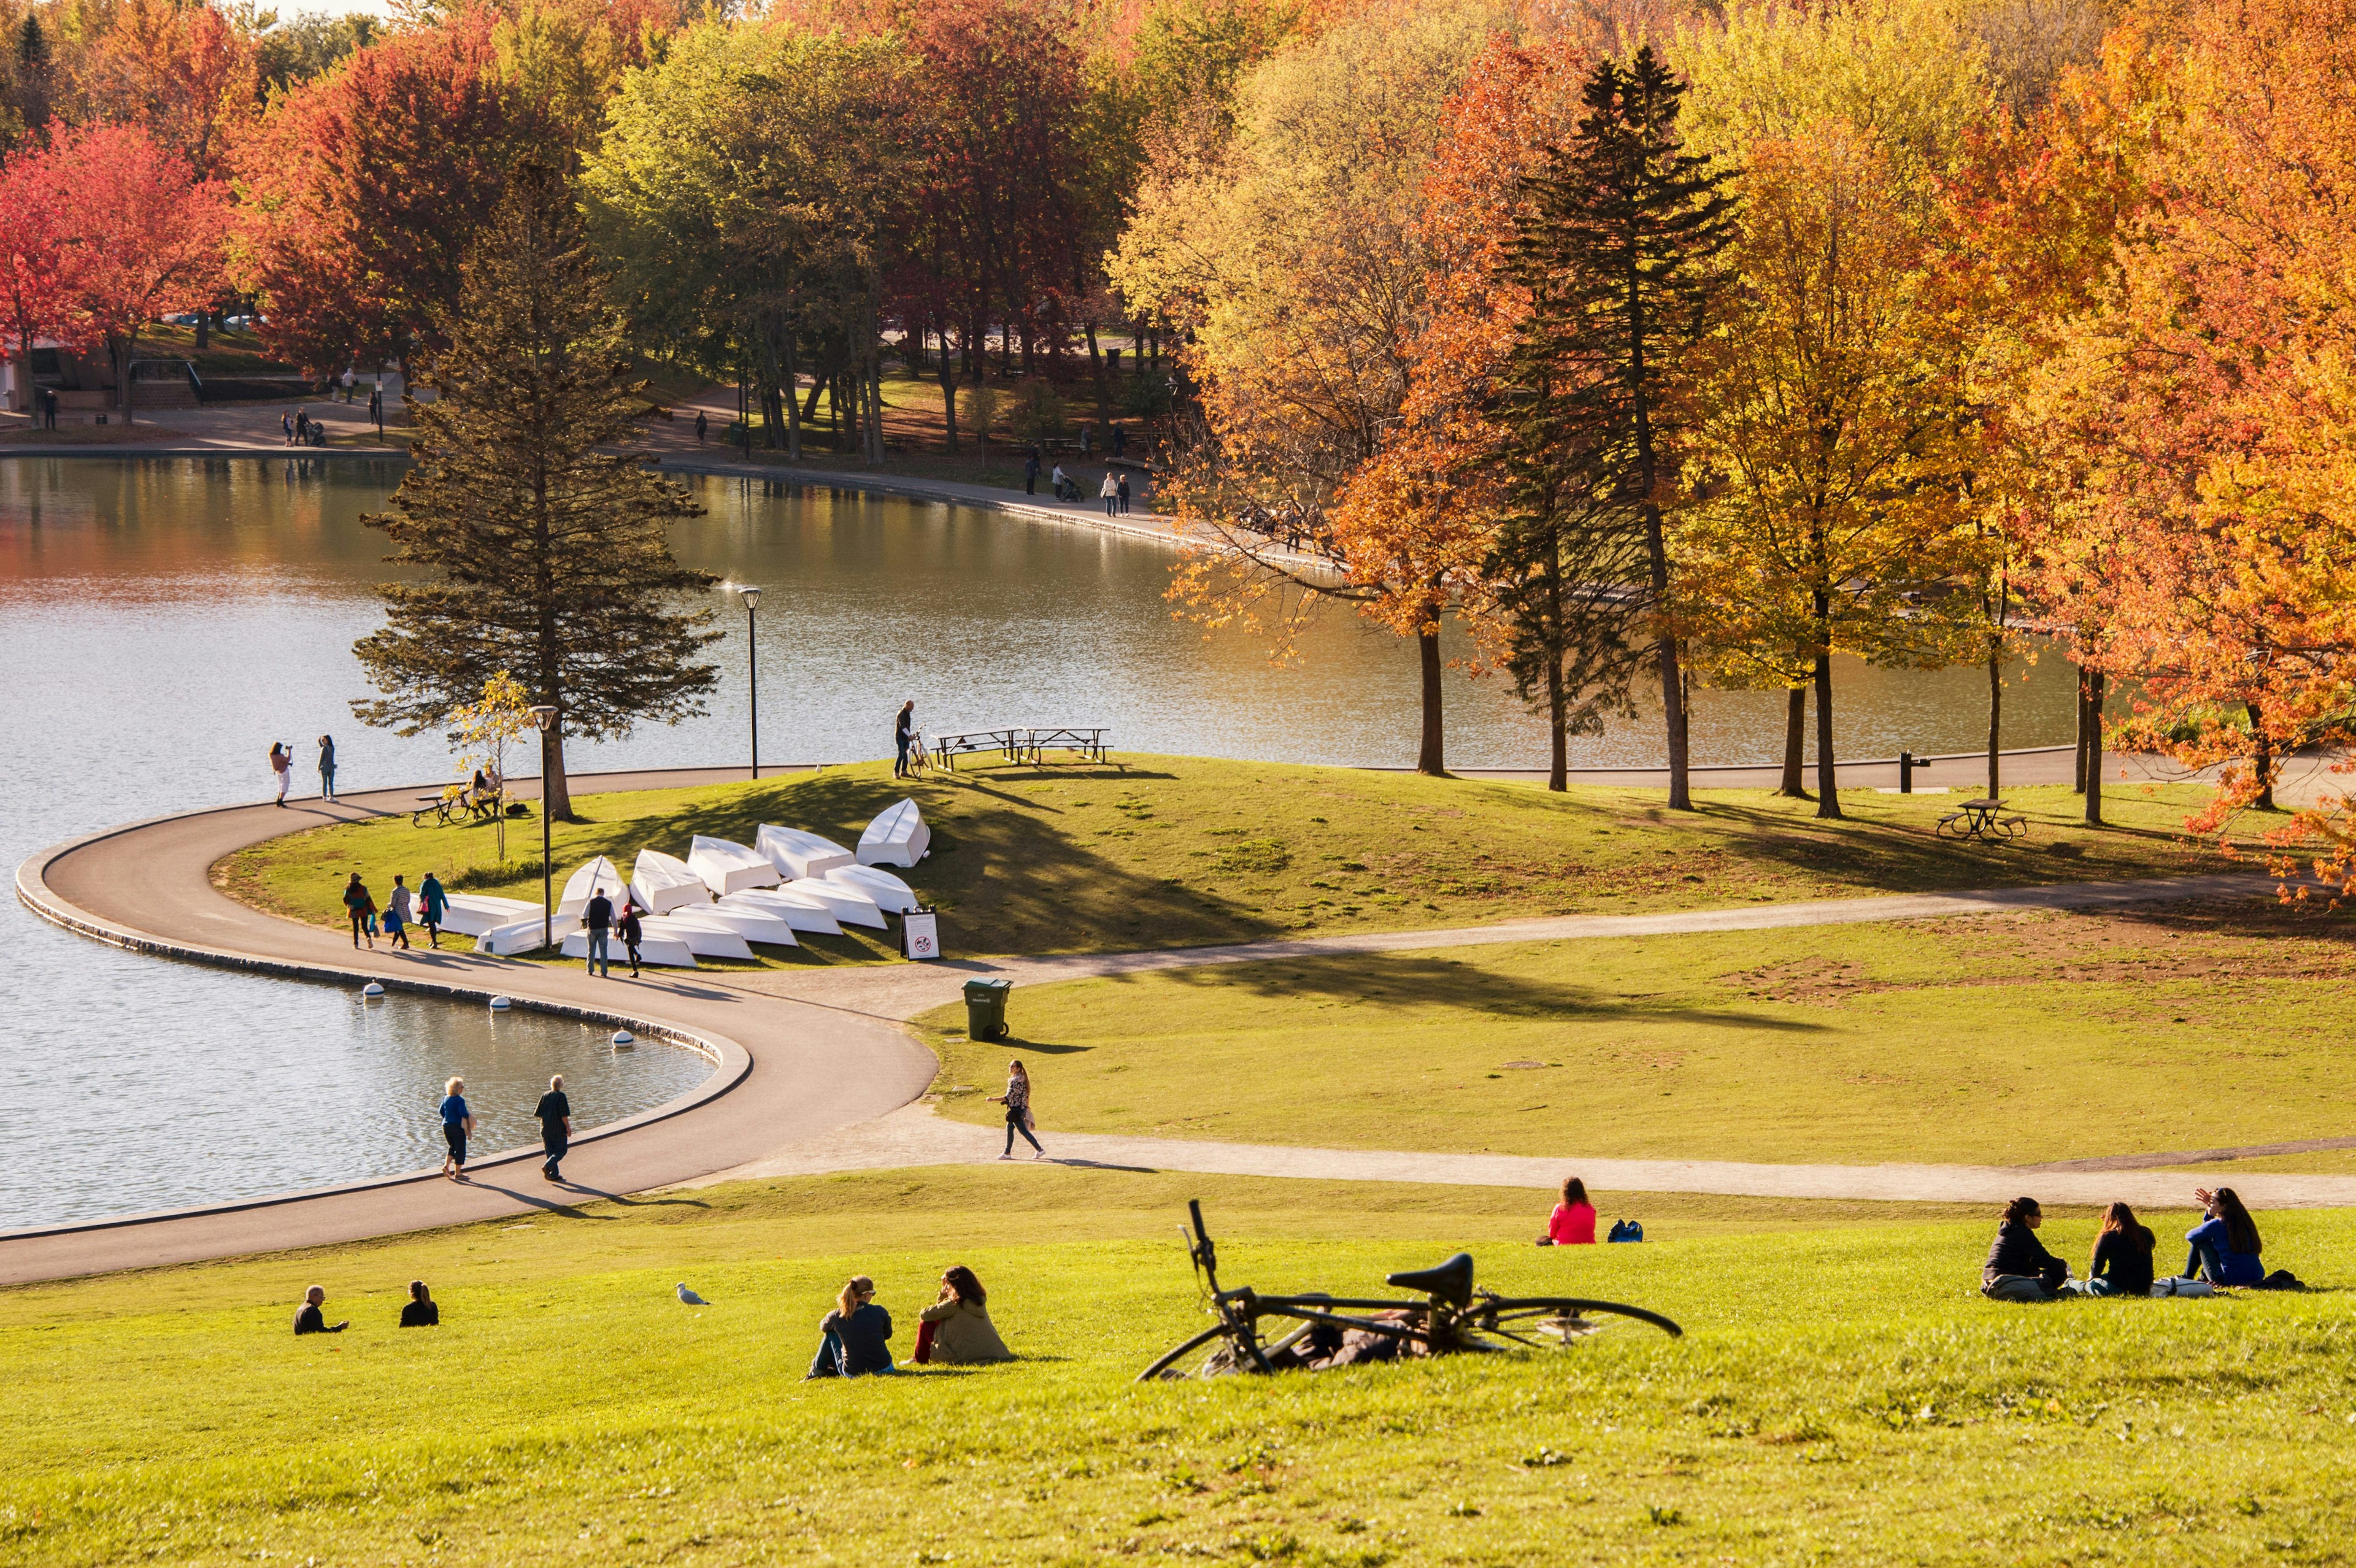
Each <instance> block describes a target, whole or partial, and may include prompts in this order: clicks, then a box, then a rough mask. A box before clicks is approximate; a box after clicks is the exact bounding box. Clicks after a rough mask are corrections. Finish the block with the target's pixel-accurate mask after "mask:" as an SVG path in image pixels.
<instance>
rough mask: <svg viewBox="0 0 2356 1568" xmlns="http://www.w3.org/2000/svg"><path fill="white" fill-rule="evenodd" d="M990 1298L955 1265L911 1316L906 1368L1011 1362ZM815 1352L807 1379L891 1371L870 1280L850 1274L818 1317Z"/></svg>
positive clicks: (886, 1335)
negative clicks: (912, 1345) (912, 1337)
mask: <svg viewBox="0 0 2356 1568" xmlns="http://www.w3.org/2000/svg"><path fill="white" fill-rule="evenodd" d="M989 1302H990V1296H989V1293H988V1292H987V1291H985V1290H983V1289H982V1288H981V1281H980V1280H979V1279H976V1278H975V1277H974V1273H973V1270H971V1269H969V1268H968V1267H966V1266H965V1265H964V1264H958V1265H957V1266H956V1267H954V1268H952V1269H950V1270H949V1271H948V1273H946V1274H944V1275H941V1293H940V1296H939V1297H938V1298H937V1299H936V1300H935V1301H934V1302H933V1304H932V1305H931V1306H930V1307H926V1308H925V1309H924V1310H923V1311H921V1312H919V1313H917V1314H916V1321H917V1325H918V1327H917V1329H916V1354H914V1355H913V1356H911V1357H910V1358H909V1359H908V1360H909V1364H910V1365H912V1366H924V1365H928V1364H938V1365H942V1366H958V1367H969V1366H984V1365H987V1364H989V1363H991V1362H992V1361H1011V1360H1013V1359H1014V1352H1013V1351H1012V1350H1010V1349H1007V1348H1006V1341H1005V1340H1003V1339H1000V1338H999V1337H998V1329H997V1328H996V1326H995V1325H993V1324H992V1323H991V1320H990V1306H989ZM818 1332H819V1344H818V1354H817V1355H816V1356H814V1357H812V1358H811V1359H810V1365H809V1377H806V1378H804V1379H803V1380H802V1381H805V1382H807V1381H809V1378H862V1377H865V1376H867V1375H868V1374H870V1373H872V1372H896V1371H899V1370H900V1369H899V1367H898V1366H896V1365H894V1362H893V1360H892V1314H891V1313H890V1312H888V1311H886V1310H885V1309H884V1307H883V1304H882V1303H880V1302H878V1301H877V1300H876V1299H875V1282H874V1281H873V1280H872V1279H870V1278H868V1277H867V1276H866V1275H863V1274H855V1275H851V1278H850V1280H849V1281H848V1282H847V1283H846V1284H845V1285H843V1287H842V1293H841V1295H840V1296H836V1297H835V1304H834V1310H833V1311H831V1312H830V1313H828V1314H827V1315H826V1316H825V1317H821V1318H819V1324H818Z"/></svg>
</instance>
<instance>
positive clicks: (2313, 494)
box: [2036, 0, 2356, 883]
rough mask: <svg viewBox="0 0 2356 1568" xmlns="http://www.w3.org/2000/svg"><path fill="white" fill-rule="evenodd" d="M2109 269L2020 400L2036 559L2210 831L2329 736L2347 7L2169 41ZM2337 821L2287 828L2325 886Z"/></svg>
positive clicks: (2226, 8)
mask: <svg viewBox="0 0 2356 1568" xmlns="http://www.w3.org/2000/svg"><path fill="white" fill-rule="evenodd" d="M2174 25H2175V26H2176V27H2178V28H2179V29H2180V31H2179V33H2178V34H2177V35H2176V36H2174V37H2170V38H2168V39H2166V40H2164V41H2163V43H2162V46H2161V47H2160V48H2158V49H2157V50H2156V51H2155V54H2156V57H2157V64H2158V69H2159V71H2160V72H2161V73H2162V74H2163V77H2164V80H2162V81H2161V82H2160V83H2159V87H2158V91H2157V92H2156V93H2155V94H2154V100H2155V104H2156V111H2157V112H2154V113H2153V114H2152V115H2151V116H2150V123H2151V129H2150V132H2149V140H2148V142H2147V144H2146V145H2145V146H2144V148H2143V150H2142V152H2141V155H2140V159H2139V166H2138V167H2137V169H2136V176H2137V178H2138V179H2139V180H2140V182H2141V183H2142V185H2143V187H2144V188H2145V189H2147V191H2148V192H2149V193H2150V198H2149V200H2148V202H2147V204H2145V205H2143V206H2141V207H2140V208H2137V209H2136V211H2135V212H2134V213H2133V214H2132V215H2131V216H2130V218H2129V219H2128V220H2127V221H2126V224H2125V225H2124V228H2123V230H2122V233H2121V236H2120V239H2119V241H2118V243H2117V246H2116V248H2115V266H2114V269H2113V270H2112V271H2111V272H2108V273H2106V274H2105V275H2104V278H2103V280H2102V282H2101V283H2100V285H2099V287H2098V288H2097V289H2096V291H2095V293H2094V303H2093V305H2092V306H2091V308H2090V309H2088V310H2087V311H2086V312H2085V313H2084V314H2083V315H2082V316H2081V317H2079V318H2078V319H2077V320H2075V321H2074V322H2072V324H2071V325H2070V328H2069V330H2068V331H2067V332H2066V333H2065V334H2064V335H2063V336H2062V337H2061V341H2060V343H2059V344H2058V346H2057V350H2056V353H2055V355H2054V357H2053V359H2052V361H2051V364H2050V365H2049V366H2048V367H2047V368H2045V369H2044V370H2043V371H2042V372H2041V373H2040V377H2039V378H2038V381H2037V387H2036V390H2037V392H2038V394H2039V399H2038V401H2037V404H2036V412H2037V414H2038V416H2039V419H2038V424H2037V431H2038V434H2039V437H2040V447H2041V450H2042V452H2043V453H2044V454H2045V456H2046V458H2047V461H2048V465H2049V471H2050V472H2051V474H2052V475H2054V476H2055V478H2056V480H2057V481H2058V483H2057V490H2058V496H2057V499H2056V501H2055V504H2054V507H2053V526H2052V528H2051V536H2050V538H2049V539H2048V540H2047V541H2046V543H2045V546H2044V549H2043V550H2042V551H2041V554H2042V556H2043V558H2044V560H2045V562H2046V568H2047V572H2046V575H2047V582H2048V592H2049V595H2050V597H2051V601H2052V603H2053V604H2054V609H2055V613H2056V615H2057V617H2058V618H2060V619H2061V620H2062V621H2064V622H2065V623H2068V624H2073V625H2086V626H2093V627H2097V628H2099V629H2100V631H2101V633H2102V638H2101V641H2100V643H2099V645H2095V646H2093V647H2090V648H2086V649H2085V650H2084V652H2083V657H2084V658H2085V659H2086V661H2087V662H2088V663H2090V664H2091V665H2093V666H2094V668H2095V669H2096V670H2097V671H2098V672H2100V673H2102V674H2104V675H2106V676H2108V677H2113V678H2126V677H2132V678H2133V679H2135V680H2136V682H2137V684H2138V686H2139V687H2140V688H2141V690H2142V692H2143V699H2142V711H2141V712H2140V714H2139V715H2138V718H2139V722H2138V723H2136V725H2134V726H2132V727H2130V732H2129V738H2130V740H2132V741H2136V743H2139V744H2143V745H2146V746H2151V747H2156V748H2159V749H2164V750H2168V751H2169V752H2173V753H2174V754H2175V755H2176V756H2178V757H2179V759H2180V760H2182V761H2184V762H2187V763H2214V762H2221V761H2222V762H2225V763H2228V764H2229V766H2228V768H2227V771H2226V776H2225V779H2224V783H2223V786H2222V788H2221V790H2220V792H2219V795H2218V799H2217V802H2216V804H2215V805H2214V806H2213V807H2212V808H2211V810H2210V811H2209V812H2207V813H2204V814H2203V815H2202V816H2201V817H2199V818H2197V819H2196V826H2199V827H2204V828H2208V827H2220V826H2222V823H2223V822H2224V820H2225V819H2226V818H2227V816H2229V815H2230V814H2231V813H2232V812H2233V810H2235V809H2236V808H2238V807H2240V806H2244V805H2249V804H2251V803H2253V802H2254V801H2255V800H2256V799H2257V798H2258V797H2259V796H2260V795H2261V794H2262V792H2263V791H2264V790H2265V787H2266V785H2267V784H2268V783H2269V782H2270V778H2269V775H2270V773H2271V771H2272V768H2273V766H2274V764H2275V762H2276V758H2278V757H2279V756H2280V755H2281V754H2282V752H2284V751H2285V750H2286V748H2287V747H2289V746H2292V745H2296V744H2300V743H2308V742H2316V741H2332V740H2334V739H2337V738H2339V737H2340V736H2341V735H2343V734H2344V732H2345V718H2344V716H2345V714H2346V712H2347V711H2348V709H2349V704H2350V698H2351V691H2350V688H2349V685H2348V681H2347V676H2346V671H2347V670H2348V669H2349V668H2350V664H2349V659H2350V657H2351V654H2356V567H2351V562H2356V512H2352V511H2351V500H2350V497H2351V495H2356V485H2351V480H2356V440H2351V437H2350V435H2349V433H2348V432H2350V431H2351V429H2356V397H2352V396H2351V390H2350V383H2349V380H2348V378H2347V375H2346V371H2345V367H2347V366H2348V365H2350V364H2351V363H2356V325H2351V304H2356V300H2351V289H2350V284H2349V280H2350V279H2351V277H2356V239H2351V235H2350V232H2349V229H2348V226H2347V224H2346V222H2345V220H2344V217H2343V203H2344V193H2345V192H2347V191H2348V190H2350V189H2351V188H2356V107H2352V106H2351V103H2350V101H2349V100H2348V96H2347V93H2346V91H2345V89H2344V83H2345V81H2346V80H2347V78H2348V75H2349V73H2350V71H2351V69H2356V41H2351V40H2356V5H2351V4H2349V0H2235V3H2233V4H2228V5H2221V6H2218V7H2213V8H2209V9H2204V10H2200V11H2197V12H2192V13H2189V14H2187V15H2185V16H2180V17H2179V18H2176V20H2175V23H2174ZM2348 820H2349V813H2348V808H2347V805H2346V804H2345V802H2344V801H2342V802H2341V803H2340V804H2339V805H2337V806H2336V807H2335V808H2333V809H2332V810H2329V811H2327V812H2323V813H2315V814H2308V815H2306V816H2303V817H2302V819H2301V820H2300V821H2299V822H2298V823H2297V825H2296V826H2295V828H2294V832H2295V833H2297V834H2311V835H2319V836H2320V837H2321V838H2322V840H2323V841H2324V843H2325V845H2326V852H2325V853H2324V854H2323V855H2322V856H2321V857H2320V864H2321V867H2322V869H2324V870H2325V871H2326V872H2327V873H2328V874H2329V875H2331V876H2333V877H2335V878H2337V879H2339V880H2341V881H2343V883H2344V882H2346V881H2347V880H2349V878H2350V872H2351V857H2350V849H2351V837H2350V834H2349V832H2348V829H2347V827H2346V824H2347V822H2348Z"/></svg>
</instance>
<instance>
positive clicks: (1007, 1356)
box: [879, 1264, 1014, 1367]
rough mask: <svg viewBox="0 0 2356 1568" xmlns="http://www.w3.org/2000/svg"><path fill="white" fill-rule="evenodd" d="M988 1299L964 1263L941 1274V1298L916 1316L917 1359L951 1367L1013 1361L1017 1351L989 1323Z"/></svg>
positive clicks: (971, 1271) (978, 1281)
mask: <svg viewBox="0 0 2356 1568" xmlns="http://www.w3.org/2000/svg"><path fill="white" fill-rule="evenodd" d="M989 1300H990V1296H989V1295H988V1293H987V1292H985V1291H984V1290H983V1289H982V1288H981V1281H980V1280H979V1279H976V1278H975V1277H974V1274H973V1270H971V1269H969V1268H968V1267H966V1266H965V1264H958V1265H957V1266H956V1267H954V1268H952V1269H950V1270H949V1271H948V1273H947V1274H945V1275H941V1296H940V1299H939V1300H937V1301H936V1302H934V1303H933V1304H932V1305H931V1306H930V1307H926V1308H925V1309H924V1310H923V1311H922V1312H919V1313H917V1314H916V1317H917V1320H918V1321H919V1322H920V1323H922V1324H923V1325H924V1327H923V1328H919V1329H917V1330H916V1360H918V1361H920V1362H925V1361H938V1362H940V1363H941V1364H942V1365H943V1366H949V1367H976V1366H982V1365H985V1364H987V1363H989V1362H991V1361H1011V1360H1013V1359H1014V1352H1013V1351H1012V1350H1010V1349H1007V1348H1006V1341H1005V1340H1003V1339H1000V1338H999V1337H998V1328H997V1326H996V1325H994V1324H993V1323H991V1320H990V1307H989V1306H988V1302H989ZM879 1310H880V1309H879Z"/></svg>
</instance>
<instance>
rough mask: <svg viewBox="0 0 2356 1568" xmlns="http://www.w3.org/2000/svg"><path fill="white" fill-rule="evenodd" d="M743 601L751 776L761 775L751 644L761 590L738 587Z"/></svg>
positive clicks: (757, 681)
mask: <svg viewBox="0 0 2356 1568" xmlns="http://www.w3.org/2000/svg"><path fill="white" fill-rule="evenodd" d="M736 592H737V594H738V596H739V597H741V598H742V599H743V600H744V685H745V688H746V689H747V690H748V691H749V692H750V693H751V695H752V699H753V776H754V777H755V778H756V779H757V778H759V777H760V776H761V665H760V661H759V659H758V658H757V657H756V656H755V648H754V646H753V630H754V624H753V612H754V611H755V610H757V609H759V608H760V607H761V591H760V590H759V589H757V588H739V589H738V590H737V591H736Z"/></svg>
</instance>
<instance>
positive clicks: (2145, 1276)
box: [2079, 1203, 2154, 1296]
mask: <svg viewBox="0 0 2356 1568" xmlns="http://www.w3.org/2000/svg"><path fill="white" fill-rule="evenodd" d="M2153 1244H2154V1243H2153V1240H2152V1234H2151V1228H2150V1227H2149V1226H2147V1225H2146V1224H2144V1223H2143V1222H2142V1221H2139V1220H2137V1219H2136V1217H2135V1211H2134V1210H2132V1209H2130V1208H2128V1207H2127V1206H2126V1204H2124V1203H2114V1204H2112V1205H2111V1206H2110V1207H2109V1208H2107V1209H2105V1210H2104V1211H2103V1228H2102V1230H2101V1231H2099V1232H2096V1233H2095V1236H2094V1257H2093V1258H2092V1259H2091V1260H2089V1261H2088V1263H2087V1264H2086V1278H2085V1280H2084V1281H2083V1284H2081V1285H2080V1286H2079V1288H2080V1289H2081V1290H2082V1291H2083V1293H2084V1294H2086V1295H2088V1296H2149V1295H2150V1294H2151V1273H2152V1270H2151V1250H2152V1247H2153Z"/></svg>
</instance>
